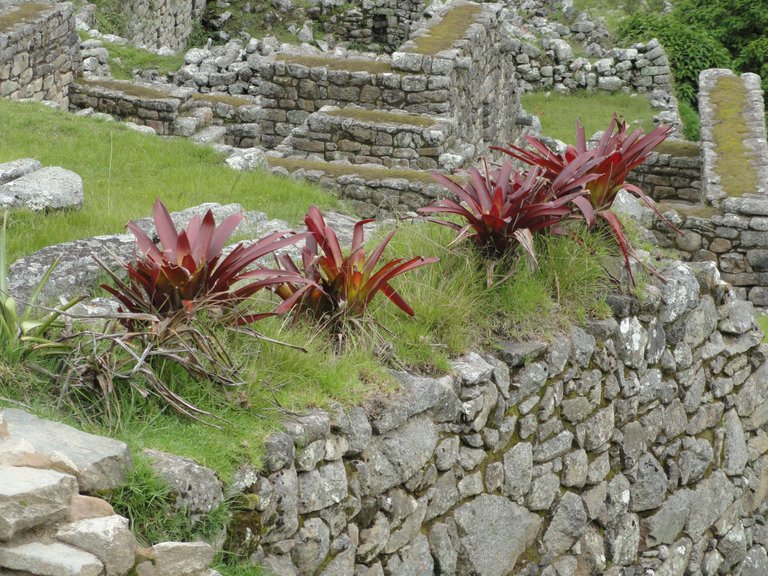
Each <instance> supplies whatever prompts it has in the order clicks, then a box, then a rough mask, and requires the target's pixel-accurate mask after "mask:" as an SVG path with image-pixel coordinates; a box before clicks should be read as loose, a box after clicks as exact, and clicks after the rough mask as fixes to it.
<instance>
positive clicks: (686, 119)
mask: <svg viewBox="0 0 768 576" xmlns="http://www.w3.org/2000/svg"><path fill="white" fill-rule="evenodd" d="M678 105H679V110H680V120H682V122H683V133H684V134H685V139H686V140H690V141H691V142H698V141H699V140H701V119H700V118H699V112H698V111H697V110H696V109H695V108H694V107H693V106H691V105H690V104H689V103H688V102H686V101H685V100H680V101H679V103H678Z"/></svg>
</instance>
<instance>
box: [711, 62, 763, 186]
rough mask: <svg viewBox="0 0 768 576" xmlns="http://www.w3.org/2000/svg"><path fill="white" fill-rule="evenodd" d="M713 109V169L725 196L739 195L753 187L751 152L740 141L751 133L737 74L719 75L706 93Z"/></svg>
mask: <svg viewBox="0 0 768 576" xmlns="http://www.w3.org/2000/svg"><path fill="white" fill-rule="evenodd" d="M710 101H711V102H712V104H713V105H714V108H715V119H714V126H713V128H712V132H713V139H714V141H715V146H716V148H717V160H716V162H715V172H716V173H717V174H718V176H720V185H721V186H722V188H723V191H725V193H726V194H728V195H729V196H741V195H743V194H748V193H751V192H754V191H755V190H756V189H757V174H756V173H755V167H754V166H753V164H752V161H753V160H754V159H755V157H754V152H753V151H752V150H750V149H749V148H748V147H747V146H746V144H744V140H745V139H746V138H749V137H750V136H751V132H750V130H749V125H748V124H747V120H746V118H745V117H744V110H745V106H746V105H747V90H746V88H745V87H744V84H743V82H742V81H741V78H739V77H738V76H721V77H720V78H718V80H717V84H716V85H715V87H714V89H713V90H712V92H711V93H710Z"/></svg>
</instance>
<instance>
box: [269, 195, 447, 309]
mask: <svg viewBox="0 0 768 576" xmlns="http://www.w3.org/2000/svg"><path fill="white" fill-rule="evenodd" d="M369 222H371V220H361V221H360V222H357V223H356V224H355V226H354V231H353V234H352V246H351V248H350V251H349V253H348V254H347V255H344V253H343V251H342V249H341V245H340V244H339V240H338V237H337V236H336V232H335V231H334V230H333V228H332V227H330V226H328V225H326V223H325V219H324V218H323V215H322V213H321V212H320V210H319V209H318V208H317V207H316V206H311V207H310V208H309V211H308V212H307V214H306V216H305V217H304V223H305V224H306V225H307V229H308V230H309V236H307V239H306V243H305V246H304V248H303V249H302V251H301V265H300V266H299V265H297V264H296V263H295V262H294V261H293V260H292V259H291V258H290V256H288V255H285V254H283V255H280V256H277V262H278V264H279V265H280V266H281V267H282V268H283V269H284V270H286V271H287V272H288V273H290V274H292V275H294V276H297V277H298V278H300V279H301V282H299V283H297V282H294V281H288V282H285V283H283V284H281V285H279V286H277V288H276V289H275V292H276V293H277V295H278V296H280V297H281V298H282V299H283V303H282V304H281V305H280V306H279V307H278V309H277V312H278V313H280V312H284V311H288V310H294V311H296V312H297V313H299V314H302V313H307V314H309V315H310V316H313V317H314V318H316V319H320V318H328V319H331V320H332V321H333V320H335V319H341V318H343V317H344V316H352V317H359V316H362V315H363V314H365V311H366V309H367V308H368V305H369V304H370V302H371V300H372V299H373V298H374V297H375V296H376V294H378V293H379V292H381V293H382V294H384V295H385V296H386V297H387V298H389V299H390V300H391V301H392V303H394V304H395V305H396V306H397V307H398V308H400V309H401V310H402V311H403V312H405V313H406V314H408V315H410V316H413V314H414V311H413V309H412V308H411V307H410V305H409V304H408V303H407V302H406V301H405V300H404V299H403V298H402V296H400V294H398V292H397V291H395V289H394V288H392V286H391V285H390V281H391V280H392V279H393V278H395V277H397V276H400V275H402V274H405V273H406V272H409V271H411V270H414V269H416V268H419V267H421V266H424V265H426V264H432V263H433V262H437V258H422V257H421V256H416V257H413V258H409V259H405V258H395V259H394V260H390V261H388V262H385V263H382V256H383V253H384V249H385V248H386V247H387V244H389V242H390V240H391V239H392V237H393V236H394V234H395V232H396V231H394V230H393V231H392V232H390V233H389V234H387V236H386V237H385V238H384V240H382V241H381V243H379V245H378V246H376V248H374V250H373V251H372V252H370V254H369V255H368V256H367V257H366V253H365V249H364V246H363V243H364V230H363V227H364V226H365V224H367V223H369Z"/></svg>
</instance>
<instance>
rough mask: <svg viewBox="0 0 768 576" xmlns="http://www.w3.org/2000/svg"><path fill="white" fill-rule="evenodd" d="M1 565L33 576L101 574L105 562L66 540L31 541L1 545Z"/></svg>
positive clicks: (88, 575)
mask: <svg viewBox="0 0 768 576" xmlns="http://www.w3.org/2000/svg"><path fill="white" fill-rule="evenodd" d="M0 568H8V569H11V570H20V571H23V572H26V573H29V574H34V575H35V576H101V574H102V573H103V571H104V564H102V563H101V561H100V560H99V559H98V558H96V556H94V555H93V554H90V553H88V552H83V551H82V550H78V549H77V548H73V547H72V546H67V545H66V544H60V543H52V544H43V543H41V542H33V543H30V544H22V545H20V546H10V545H7V546H0ZM2 573H4V571H0V574H2Z"/></svg>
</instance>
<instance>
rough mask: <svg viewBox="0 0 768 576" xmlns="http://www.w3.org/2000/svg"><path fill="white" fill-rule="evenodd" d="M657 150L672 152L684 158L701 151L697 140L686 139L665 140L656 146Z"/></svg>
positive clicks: (662, 152) (663, 152) (673, 154)
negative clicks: (689, 140)
mask: <svg viewBox="0 0 768 576" xmlns="http://www.w3.org/2000/svg"><path fill="white" fill-rule="evenodd" d="M655 151H656V152H658V153H659V154H671V155H672V156H678V157H683V158H692V157H694V156H698V155H699V154H700V153H701V150H700V149H699V146H698V144H697V143H696V142H688V141H686V140H665V141H664V142H662V143H661V144H659V145H658V146H657V147H656V149H655Z"/></svg>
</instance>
